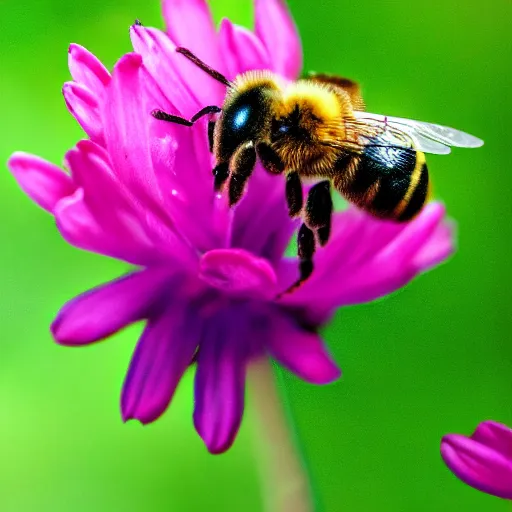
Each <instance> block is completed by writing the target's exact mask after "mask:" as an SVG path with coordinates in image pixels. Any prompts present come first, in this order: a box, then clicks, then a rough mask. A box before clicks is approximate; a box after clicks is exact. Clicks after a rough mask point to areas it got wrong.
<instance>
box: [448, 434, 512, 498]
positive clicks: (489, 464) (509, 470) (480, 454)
mask: <svg viewBox="0 0 512 512" xmlns="http://www.w3.org/2000/svg"><path fill="white" fill-rule="evenodd" d="M441 456H442V457H443V460H444V462H445V463H446V465H447V466H448V468H449V469H450V470H451V471H452V472H453V473H454V474H455V476H456V477H457V478H459V479H460V480H462V481H463V482H465V483H466V484H468V485H470V486H471V487H474V488H475V489H478V490H480V491H482V492H485V493H487V494H492V495H494V496H498V497H500V498H505V499H512V459H511V458H510V457H507V456H505V455H504V454H503V453H501V451H499V450H495V449H493V448H490V447H489V446H486V445H484V444H481V443H479V442H478V441H475V440H473V439H470V438H467V437H465V436H462V435H458V434H449V435H446V436H444V437H443V439H442V441H441Z"/></svg>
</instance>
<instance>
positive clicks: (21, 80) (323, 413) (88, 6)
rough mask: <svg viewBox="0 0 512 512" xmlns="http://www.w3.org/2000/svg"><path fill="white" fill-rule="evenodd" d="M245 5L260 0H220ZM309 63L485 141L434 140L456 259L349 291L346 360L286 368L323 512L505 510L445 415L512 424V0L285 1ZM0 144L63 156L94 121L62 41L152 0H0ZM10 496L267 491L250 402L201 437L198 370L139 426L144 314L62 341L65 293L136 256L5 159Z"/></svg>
mask: <svg viewBox="0 0 512 512" xmlns="http://www.w3.org/2000/svg"><path fill="white" fill-rule="evenodd" d="M212 6H213V8H214V13H215V16H216V18H217V19H220V18H221V17H222V16H230V17H232V18H233V19H234V20H235V21H237V22H239V23H243V24H246V25H248V24H250V23H251V20H252V13H251V6H250V2H249V1H248V0H237V1H236V2H235V0H213V1H212ZM290 7H291V9H292V11H293V13H294V15H295V18H296V21H297V24H298V26H299V28H300V31H301V34H302V37H303V42H304V50H305V66H306V68H307V69H309V70H317V71H320V70H321V71H326V72H331V73H338V74H342V75H346V76H348V77H351V78H355V79H357V80H359V81H360V82H361V83H362V84H363V88H364V92H365V97H366V100H367V104H368V108H369V109H370V110H371V111H375V112H382V113H388V114H390V115H398V116H405V117H410V118H416V119H422V120H426V121H433V122H438V123H442V124H447V125H452V126H455V127H457V128H460V129H463V130H466V131H468V132H470V133H474V134H475V135H478V136H480V137H482V138H484V139H485V141H486V145H485V147H484V148H482V149H479V150H473V151H457V150H455V151H454V152H453V154H452V155H451V156H449V157H437V156H432V157H430V158H429V164H430V169H431V172H432V176H433V179H434V184H435V191H436V195H437V196H438V197H439V198H441V199H442V200H444V201H445V202H446V205H447V208H448V211H449V213H450V215H451V216H452V217H453V218H454V219H456V221H457V224H458V230H459V250H458V252H457V254H456V255H455V257H454V258H453V259H452V260H451V261H449V262H448V263H447V264H445V265H443V266H442V267H440V268H438V269H436V270H435V271H433V272H431V273H429V274H427V275H425V276H423V277H421V278H419V279H418V280H416V281H415V282H414V283H413V284H412V285H410V286H408V287H407V288H406V289H405V290H403V291H401V292H399V293H396V294H395V295H393V296H391V297H388V298H386V299H385V300H382V301H378V302H376V303H373V304H368V305H362V306H357V307H352V308H348V309H345V310H343V311H341V312H339V314H338V315H337V316H336V318H335V320H334V321H333V322H332V323H331V325H330V326H329V327H328V328H327V329H326V330H325V337H326V339H327V340H328V342H329V345H330V347H331V349H332V352H333V353H334V355H335V357H336V359H337V360H338V361H339V362H340V364H341V365H342V367H343V369H344V377H343V379H342V380H341V381H340V382H339V383H337V384H335V385H332V386H328V387H324V388H316V387H313V386H309V385H307V384H305V383H303V382H300V381H299V380H298V379H296V378H294V377H292V376H291V375H288V374H284V376H283V382H284V383H285V386H286V390H287V395H288V399H289V401H290V404H291V409H292V412H293V415H294V417H295V419H296V421H297V428H298V435H299V437H300V439H301V441H302V443H303V446H304V452H305V455H306V458H307V460H308V461H309V466H310V470H311V473H312V476H313V479H314V481H315V487H316V491H317V493H318V496H319V498H320V501H321V502H322V504H323V507H324V509H325V510H326V511H329V512H331V511H332V512H337V511H341V510H346V511H370V510H380V511H385V510H390V511H394V512H397V511H406V512H407V511H417V512H420V511H449V510H464V511H473V510H474V511H477V510H478V511H480V510H485V511H489V512H491V511H500V510H506V508H507V503H506V502H504V501H501V500H498V499H496V498H493V497H489V496H486V495H484V494H481V493H478V492H477V491H474V490H472V489H470V488H468V487H465V486H464V485H463V484H461V483H460V482H458V481H457V480H456V479H455V478H454V477H453V476H452V475H451V474H450V473H449V472H448V470H447V469H446V468H445V467H444V465H443V463H442V462H441V460H440V457H439V453H438V452H439V440H440V438H441V436H442V435H443V434H444V433H447V432H463V433H469V432H470V431H472V429H473V428H474V427H475V426H476V425H477V423H478V422H479V421H481V420H484V419H489V418H492V419H495V420H498V421H502V422H505V423H508V424H510V425H512V407H511V397H512V379H511V375H512V345H511V340H510V332H511V322H510V317H511V315H510V307H511V301H510V290H511V289H512V267H511V264H510V241H511V239H512V222H511V221H510V219H511V214H512V206H511V205H512V200H511V197H512V194H511V192H512V190H511V188H512V174H511V170H510V160H511V158H510V140H509V139H510V135H509V134H510V113H511V111H512V104H511V95H510V84H511V78H512V77H511V72H510V62H511V58H512V48H511V39H510V19H511V18H512V4H511V2H510V0H490V1H487V2H475V1H473V0H469V1H462V0H432V1H430V2H409V1H406V0H399V1H394V2H379V1H377V0H369V1H366V2H339V1H338V0H324V1H322V2H316V3H313V4H312V3H311V2H310V1H309V0H291V1H290ZM0 15H1V19H2V22H3V23H2V30H1V31H0V62H1V66H2V70H1V75H0V76H1V79H0V112H1V114H2V118H1V119H2V123H1V125H0V126H1V127H0V132H1V133H0V134H1V137H0V161H2V162H5V161H6V160H7V158H8V156H9V155H10V154H11V153H12V152H13V151H15V150H25V151H30V152H33V153H36V154H40V155H42V156H44V157H46V158H48V159H50V160H52V161H54V162H61V161H62V158H63V154H64V152H65V151H66V150H67V149H68V148H70V147H71V146H72V145H73V144H74V143H75V142H76V141H77V140H78V139H79V138H80V137H82V133H81V130H80V128H79V127H78V125H77V124H76V123H75V122H74V120H73V119H72V118H71V116H70V115H69V114H68V113H67V111H66V109H65V106H64V102H63V99H62V96H61V94H60V88H61V85H62V83H63V82H64V81H66V80H68V79H69V75H68V71H67V46H68V44H69V43H70V42H77V43H80V44H82V45H84V46H86V47H87V48H89V49H90V50H91V51H93V52H94V53H95V54H96V55H98V56H99V57H100V58H101V59H102V60H103V61H104V62H105V63H106V64H107V65H108V66H112V64H113V63H114V62H115V60H116V59H117V58H118V57H119V56H120V55H121V54H122V53H124V52H127V51H129V50H130V43H129V39H128V27H129V25H130V24H131V23H132V22H133V20H134V19H135V18H140V19H141V20H142V21H143V23H144V24H145V25H152V26H157V27H161V26H162V25H163V22H162V20H161V19H160V6H159V4H158V2H157V0H151V1H146V2H141V1H139V0H101V1H100V0H89V1H84V0H78V1H75V2H67V1H64V0H32V1H30V0H27V1H25V2H19V1H18V0H2V1H1V2H0ZM0 196H1V197H0V210H1V212H0V216H1V218H2V223H1V224H0V233H1V239H2V251H1V253H0V261H1V263H2V264H1V272H0V290H1V291H0V319H1V328H2V340H1V343H0V461H1V462H0V510H1V511H2V512H25V511H27V512H29V511H30V512H32V511H36V510H37V511H39V512H44V511H47V510H48V511H52V512H67V511H74V512H80V511H91V510H94V511H98V512H103V511H105V512H106V511H108V512H112V511H117V510H119V511H121V510H123V511H125V512H128V511H136V510H151V511H164V510H165V511H168V510H172V511H176V512H178V511H180V512H181V511H200V510H212V511H226V512H227V511H239V510H244V511H247V512H256V511H259V510H261V502H260V497H259V490H258V482H257V471H256V468H255V455H254V450H253V444H254V441H253V440H252V438H251V435H250V434H251V432H250V431H251V418H250V415H249V416H248V417H247V418H246V421H245V422H244V425H243V428H242V431H241V434H240V436H239V438H238V440H237V442H236V444H235V446H234V448H233V449H232V450H231V451H230V452H229V453H227V454H226V455H223V456H220V457H213V456H211V455H209V454H207V452H206V450H205V449H204V447H203V445H202V443H201V441H200V439H199V438H198V437H197V436H196V434H195V433H194V431H193V427H192V421H191V409H192V399H191V397H192V392H191V391H192V390H191V382H192V376H191V375H188V376H187V378H186V379H185V382H183V385H182V386H181V387H180V390H179V392H178V395H177V397H176V399H175V401H174V403H173V406H172V408H171V409H170V410H169V411H168V413H167V414H166V415H165V416H164V417H163V418H162V419H161V420H160V421H158V422H157V423H155V424H153V425H151V426H148V427H144V428H143V427H141V426H140V425H138V424H136V423H132V424H127V425H124V424H122V422H121V419H120V415H119V409H118V394H119V389H120V386H121V383H122V381H123V378H124V373H125V370H126V367H127V364H128V361H129V358H130V355H131V352H132V350H133V347H134V344H135V341H136V338H137V335H138V333H139V331H140V327H139V326H136V327H133V328H130V329H128V330H127V331H125V332H123V333H121V334H119V335H117V336H116V337H115V338H113V339H111V340H110V341H108V342H106V343H103V344H101V345H98V346H92V347H88V348H82V349H76V350H72V349H66V348H63V347H59V346H57V345H55V344H54V343H53V342H52V341H51V338H50V335H49V333H48V325H49V323H50V322H51V320H52V318H53V316H54V314H55V313H56V311H57V310H58V308H59V307H60V305H61V304H63V303H64V302H65V301H66V300H67V299H69V298H71V297H73V296H74V295H76V294H78V293H80V292H81V291H83V290H85V289H87V288H90V287H92V286H94V285H96V284H98V283H101V282H103V281H105V280H107V279H110V278H113V277H115V276H117V275H119V274H120V273H122V272H124V271H125V266H123V265H122V264H121V263H119V262H115V261H111V260H108V259H106V258H103V257H100V256H96V255H93V254H87V253H84V252H80V251H78V250H76V249H74V248H72V247H70V246H68V245H67V244H66V243H65V242H64V241H63V240H62V239H61V238H60V236H59V235H58V233H57V230H56V228H55V226H54V223H53V221H52V219H51V218H50V217H49V216H48V215H47V214H45V213H44V212H42V211H40V210H39V209H37V208H35V207H34V205H32V204H30V201H29V200H28V199H27V198H26V197H25V196H24V195H23V194H22V193H21V192H20V191H19V189H18V187H17V186H16V184H15V183H14V180H13V179H12V178H11V176H10V175H9V174H8V173H7V171H5V170H4V172H2V173H0Z"/></svg>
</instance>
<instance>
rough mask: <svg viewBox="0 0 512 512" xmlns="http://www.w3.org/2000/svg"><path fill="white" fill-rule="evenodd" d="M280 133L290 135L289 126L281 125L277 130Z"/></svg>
mask: <svg viewBox="0 0 512 512" xmlns="http://www.w3.org/2000/svg"><path fill="white" fill-rule="evenodd" d="M277 131H278V132H279V133H288V132H289V131H290V127H289V126H288V125H287V124H284V123H283V124H281V125H280V126H279V128H278V129H277Z"/></svg>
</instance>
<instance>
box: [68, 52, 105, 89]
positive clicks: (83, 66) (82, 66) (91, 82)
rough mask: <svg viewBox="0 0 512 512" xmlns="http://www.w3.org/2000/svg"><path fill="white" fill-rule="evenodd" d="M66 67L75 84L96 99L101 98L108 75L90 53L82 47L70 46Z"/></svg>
mask: <svg viewBox="0 0 512 512" xmlns="http://www.w3.org/2000/svg"><path fill="white" fill-rule="evenodd" d="M68 65H69V71H70V72H71V76H72V77H73V80H74V81H75V82H77V83H79V84H81V85H82V86H85V87H87V89H89V91H90V92H91V93H92V94H93V95H94V96H96V97H97V98H102V97H103V95H104V93H105V87H106V86H107V85H108V83H109V82H110V73H109V72H108V71H107V69H106V68H105V66H104V65H103V64H102V63H101V62H100V61H99V60H98V59H97V58H96V57H95V56H94V55H93V54H92V53H91V52H89V51H88V50H86V49H85V48H84V47H83V46H80V45H78V44H71V45H70V46H69V51H68Z"/></svg>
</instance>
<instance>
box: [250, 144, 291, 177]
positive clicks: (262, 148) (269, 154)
mask: <svg viewBox="0 0 512 512" xmlns="http://www.w3.org/2000/svg"><path fill="white" fill-rule="evenodd" d="M256 152H257V153H258V158H259V159H260V162H261V163H262V165H263V167H264V168H265V170H266V171H267V172H270V173H271V174H281V173H282V172H283V171H284V164H283V162H282V160H281V158H279V155H278V154H277V153H276V152H275V151H274V150H273V149H272V148H271V147H270V145H269V144H267V143H266V142H258V144H257V146H256Z"/></svg>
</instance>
